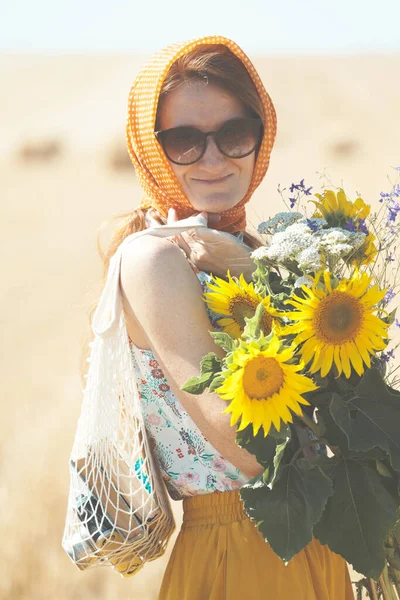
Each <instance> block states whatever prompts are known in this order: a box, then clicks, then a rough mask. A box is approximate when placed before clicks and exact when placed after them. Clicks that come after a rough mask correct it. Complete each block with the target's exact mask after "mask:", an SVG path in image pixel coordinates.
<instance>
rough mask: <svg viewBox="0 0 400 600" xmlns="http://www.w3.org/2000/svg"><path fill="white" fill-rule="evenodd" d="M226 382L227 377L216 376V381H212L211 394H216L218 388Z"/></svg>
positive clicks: (209, 389)
mask: <svg viewBox="0 0 400 600" xmlns="http://www.w3.org/2000/svg"><path fill="white" fill-rule="evenodd" d="M224 381H225V377H224V376H223V375H216V376H215V377H214V379H213V380H212V382H211V383H210V386H209V388H208V391H209V392H215V390H216V388H218V387H220V386H221V385H222V384H223V383H224Z"/></svg>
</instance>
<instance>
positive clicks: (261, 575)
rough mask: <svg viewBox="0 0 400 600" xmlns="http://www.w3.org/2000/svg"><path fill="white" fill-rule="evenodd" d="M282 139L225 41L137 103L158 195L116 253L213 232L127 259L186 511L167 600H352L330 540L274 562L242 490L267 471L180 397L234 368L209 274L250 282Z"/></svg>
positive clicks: (166, 64)
mask: <svg viewBox="0 0 400 600" xmlns="http://www.w3.org/2000/svg"><path fill="white" fill-rule="evenodd" d="M275 135H276V116H275V110H274V107H273V104H272V102H271V99H270V98H269V96H268V94H267V92H266V91H265V89H264V87H263V85H262V82H261V80H260V78H259V76H258V74H257V72H256V70H255V69H254V67H253V65H252V64H251V62H250V60H249V59H248V57H247V56H246V55H245V54H244V53H243V51H242V50H241V49H240V48H239V47H238V46H237V45H236V44H235V43H234V42H232V41H230V40H228V39H226V38H222V37H219V36H214V37H207V38H200V39H197V40H192V41H191V42H188V43H182V44H176V45H174V46H171V47H168V48H166V49H164V50H163V51H161V52H160V53H159V54H158V55H156V56H155V57H154V59H153V60H152V61H151V62H150V63H149V64H148V65H147V66H146V67H145V68H144V69H143V70H142V72H141V73H140V74H139V75H138V77H137V79H136V81H135V83H134V85H133V87H132V90H131V93H130V97H129V116H128V125H127V143H128V149H129V153H130V156H131V158H132V161H133V164H134V166H135V168H136V171H137V175H138V178H139V181H140V183H141V185H142V187H143V188H144V190H145V193H146V196H145V198H144V199H143V201H142V204H141V207H140V208H139V209H138V210H136V211H134V212H133V213H132V215H131V216H130V217H129V219H128V223H127V224H126V223H125V225H124V227H123V228H122V229H120V230H119V231H118V232H116V234H115V236H114V240H113V243H112V245H111V248H110V252H109V255H111V254H112V253H113V251H115V248H116V247H117V246H118V245H119V243H121V241H122V240H123V239H124V237H126V236H127V235H129V234H131V233H133V232H135V231H138V230H140V229H143V228H145V227H147V226H149V225H154V222H155V221H154V220H157V219H158V220H159V222H161V223H165V221H166V219H167V218H168V219H169V222H172V221H174V220H180V219H183V218H186V217H188V216H190V215H193V214H199V213H201V214H202V215H203V216H204V217H205V218H207V219H208V225H209V228H208V229H205V230H203V231H205V233H202V234H201V233H199V232H197V231H196V232H195V233H193V235H192V236H190V235H189V234H188V233H184V234H181V235H180V236H177V237H175V238H173V239H165V238H159V237H155V236H151V235H150V236H144V237H141V238H138V239H135V240H133V241H132V243H130V244H129V245H127V247H126V248H124V252H123V256H122V267H121V287H122V291H123V298H124V310H125V315H126V321H127V329H128V334H129V337H130V343H131V348H132V360H133V361H134V363H135V368H136V369H138V371H139V372H140V380H141V383H142V394H141V397H142V401H143V412H144V415H145V421H146V428H147V430H148V433H149V436H150V438H151V440H152V441H153V447H154V451H155V454H156V456H157V458H158V460H159V463H160V467H161V470H162V472H163V476H164V478H165V481H166V484H167V489H168V491H169V493H170V495H171V497H172V498H173V499H175V500H178V499H183V508H184V516H183V525H182V529H181V531H180V533H179V535H178V538H177V540H176V543H175V546H174V548H173V552H172V555H171V558H170V561H169V563H168V567H167V570H166V573H165V575H164V579H163V582H162V586H161V590H160V595H159V600H166V599H169V600H178V599H179V600H184V599H186V598H187V599H189V598H190V599H191V600H196V599H206V598H207V599H213V600H217V599H218V600H220V599H223V598H229V599H233V598H246V599H247V598H249V599H253V598H254V599H256V598H257V599H258V598H261V597H266V598H271V599H274V600H275V599H280V600H289V599H296V600H349V599H350V598H353V595H352V590H351V584H350V580H349V576H348V572H347V567H346V564H345V562H344V561H343V559H342V558H341V557H339V556H338V555H336V554H334V553H332V552H330V550H329V549H328V548H327V547H326V546H322V545H320V544H319V542H318V541H316V540H313V541H312V542H311V543H310V544H309V546H308V547H307V548H305V549H304V550H303V551H302V552H300V553H299V554H298V555H297V556H296V557H295V558H294V559H293V560H292V561H291V562H290V563H289V565H288V566H286V567H285V565H284V564H283V562H282V561H281V560H280V559H279V558H278V557H277V556H276V555H275V554H274V553H273V552H272V550H271V548H270V547H269V545H268V544H267V543H266V542H265V541H264V538H263V536H262V535H261V534H260V533H259V532H258V530H257V529H256V528H255V525H254V523H252V522H251V521H250V520H249V519H248V517H247V515H246V513H245V512H244V510H243V507H242V503H241V500H240V497H239V491H238V490H239V489H240V487H241V486H242V485H243V484H244V483H246V482H247V481H249V479H251V478H252V477H254V476H256V475H258V474H260V473H261V472H262V471H263V468H262V466H261V465H260V464H258V462H257V461H256V459H255V457H254V456H253V455H251V454H249V453H248V452H247V451H246V450H244V449H241V448H239V446H238V445H237V444H236V442H235V428H233V427H231V426H230V424H229V422H230V417H229V415H227V414H222V411H223V410H224V409H225V408H226V403H225V402H224V401H223V400H221V399H220V398H219V397H218V396H217V395H216V394H214V393H203V394H202V395H201V396H193V395H190V394H187V393H185V392H182V391H181V389H180V388H181V386H182V385H183V384H184V383H185V382H186V381H187V379H189V378H190V377H192V376H193V375H196V374H198V373H199V365H200V361H201V358H202V357H203V356H204V355H205V354H207V353H208V352H215V353H216V354H217V355H219V356H223V352H222V350H221V348H219V347H218V346H216V345H215V344H214V342H213V339H212V337H211V336H210V334H209V330H210V329H211V328H212V326H214V327H215V319H216V315H215V314H213V313H211V312H210V311H209V312H207V310H208V309H207V308H206V306H205V303H204V301H203V299H202V292H203V290H204V289H205V288H206V284H207V277H208V273H210V272H212V273H213V274H214V275H219V276H226V271H227V269H230V270H231V273H232V274H236V275H239V273H241V272H244V273H245V275H246V277H247V278H248V280H249V278H250V277H251V272H252V264H251V260H250V258H249V253H250V252H251V248H254V247H256V246H257V240H256V238H254V237H253V236H251V235H250V234H248V233H247V232H246V230H245V229H246V217H245V204H246V203H247V202H248V200H249V199H250V197H251V195H252V193H253V192H254V190H255V189H256V188H257V186H258V185H259V183H260V182H261V180H262V178H263V177H264V175H265V173H266V171H267V169H268V164H269V157H270V153H271V150H272V146H273V143H274V139H275ZM170 209H172V212H170V213H169V214H168V211H169V210H170ZM242 240H243V241H244V242H245V243H243V241H242ZM199 249H200V250H199ZM200 284H201V285H200ZM139 285H140V288H139ZM139 290H140V293H138V291H139ZM241 308H243V307H240V306H237V307H235V310H236V311H237V312H236V318H237V319H238V321H240V319H243V311H242V312H241ZM210 321H211V324H210Z"/></svg>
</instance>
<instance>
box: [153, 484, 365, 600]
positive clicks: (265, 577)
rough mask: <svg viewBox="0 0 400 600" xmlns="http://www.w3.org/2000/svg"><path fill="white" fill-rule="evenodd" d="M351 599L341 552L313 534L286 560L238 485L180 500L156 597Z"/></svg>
mask: <svg viewBox="0 0 400 600" xmlns="http://www.w3.org/2000/svg"><path fill="white" fill-rule="evenodd" d="M236 598H237V599H238V600H239V599H240V600H253V599H254V600H260V599H263V600H264V599H266V600H354V595H353V592H352V587H351V583H350V577H349V573H348V569H347V565H346V563H345V561H344V560H343V559H342V557H341V556H339V555H338V554H335V553H334V552H332V551H331V550H329V548H328V547H327V546H323V545H322V544H320V543H319V542H318V540H316V539H313V540H312V541H311V542H310V544H309V545H308V546H307V547H306V548H305V549H304V550H302V551H301V552H300V553H299V554H297V555H296V556H295V557H294V558H293V559H292V560H291V561H290V563H289V564H288V565H287V566H285V565H284V563H283V562H282V561H281V560H280V559H279V558H278V557H277V556H276V554H274V552H273V551H272V550H271V548H270V546H269V544H267V543H266V542H265V541H264V538H263V536H262V534H261V533H260V532H259V531H258V530H257V529H256V527H255V525H254V523H253V522H252V521H250V519H249V518H248V516H247V515H246V513H245V511H244V508H243V505H242V501H241V499H240V496H239V491H231V492H222V493H213V494H205V495H201V496H193V497H191V498H185V499H184V500H183V523H182V527H181V530H180V532H179V534H178V537H177V538H176V542H175V545H174V548H173V550H172V554H171V557H170V560H169V562H168V565H167V569H166V571H165V574H164V578H163V581H162V584H161V589H160V593H159V596H158V600H235V599H236Z"/></svg>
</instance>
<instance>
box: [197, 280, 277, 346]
mask: <svg viewBox="0 0 400 600" xmlns="http://www.w3.org/2000/svg"><path fill="white" fill-rule="evenodd" d="M207 285H208V287H209V288H210V289H211V290H213V291H212V292H206V293H205V294H204V300H205V302H206V303H207V304H208V306H209V308H210V309H211V310H212V311H214V312H216V313H219V314H221V315H224V317H223V318H222V319H219V320H218V321H217V325H218V326H219V327H221V328H222V330H223V331H224V332H225V333H228V334H229V335H230V336H231V337H232V338H234V339H236V338H239V337H240V336H241V335H242V333H243V331H244V328H245V326H246V321H245V320H244V318H245V317H246V318H251V317H254V314H255V312H256V308H257V306H258V305H259V304H260V303H261V302H262V304H263V305H264V309H265V310H264V312H263V316H262V318H261V330H262V332H263V333H264V334H265V335H268V334H269V333H271V331H272V327H273V325H277V324H278V321H277V320H276V318H277V316H278V311H276V310H275V309H274V308H273V306H271V302H270V297H269V296H267V297H266V298H264V297H263V296H261V294H258V293H257V292H256V291H255V289H254V284H253V283H252V282H251V283H247V282H246V280H245V279H244V277H243V274H242V275H240V278H239V279H237V278H236V277H233V278H232V277H231V274H230V271H228V281H225V280H224V279H220V278H219V277H216V276H213V277H212V282H210V283H208V284H207Z"/></svg>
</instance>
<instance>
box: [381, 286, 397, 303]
mask: <svg viewBox="0 0 400 600" xmlns="http://www.w3.org/2000/svg"><path fill="white" fill-rule="evenodd" d="M394 298H396V292H394V291H393V288H389V289H388V291H387V292H386V294H385V297H384V298H383V301H384V302H385V303H386V304H389V302H391V301H392V300H393V299H394Z"/></svg>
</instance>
